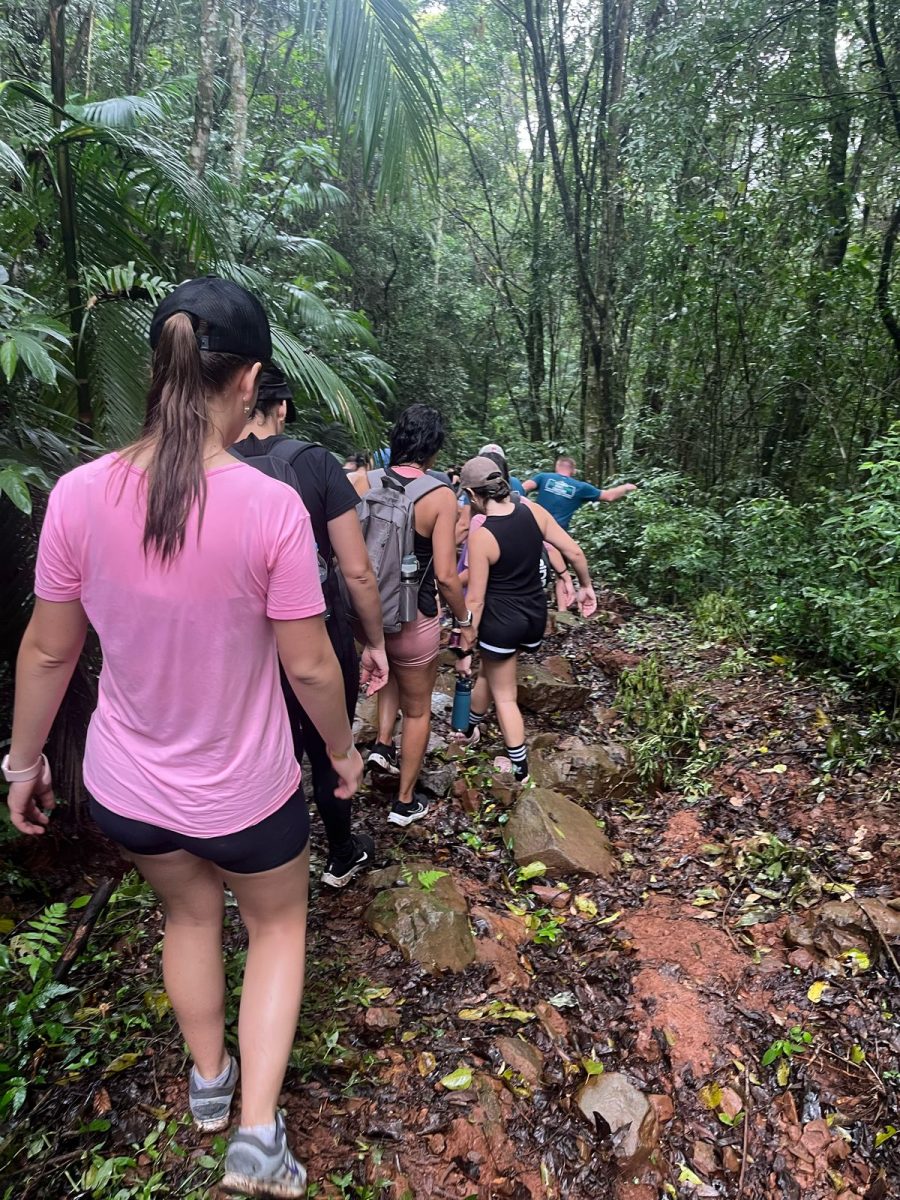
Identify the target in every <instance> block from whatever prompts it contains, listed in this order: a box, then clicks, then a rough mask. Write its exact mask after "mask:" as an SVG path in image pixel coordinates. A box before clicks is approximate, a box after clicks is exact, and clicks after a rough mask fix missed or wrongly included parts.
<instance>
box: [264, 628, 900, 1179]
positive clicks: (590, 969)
mask: <svg viewBox="0 0 900 1200" xmlns="http://www.w3.org/2000/svg"><path fill="white" fill-rule="evenodd" d="M650 653H656V654H658V655H659V656H660V659H661V661H662V662H663V663H664V665H665V669H666V672H667V675H668V677H669V678H670V680H671V681H672V683H673V684H676V685H684V686H688V687H689V688H691V689H692V691H693V693H694V695H695V696H697V697H699V699H700V702H701V703H702V705H703V708H704V714H705V715H704V724H703V742H702V749H703V751H704V752H706V758H705V760H704V762H703V763H701V766H700V769H699V770H698V771H697V772H696V774H695V775H693V776H689V779H688V786H687V787H686V788H683V789H682V790H669V791H662V792H654V791H653V790H652V789H649V790H648V789H646V788H643V787H641V786H639V785H637V784H636V783H635V782H634V780H633V779H632V778H631V777H630V776H629V774H628V770H627V767H623V766H622V763H621V762H620V761H618V760H617V762H618V765H617V766H614V769H613V770H612V772H611V774H609V775H608V776H607V778H606V780H605V784H600V785H599V786H596V787H592V793H591V794H586V793H585V792H584V791H582V792H581V794H578V795H576V796H575V799H576V800H577V802H578V803H579V804H580V805H581V806H582V807H583V808H585V809H587V810H588V811H589V812H590V813H592V814H593V815H594V816H595V817H596V818H597V819H598V820H599V822H600V823H602V825H603V827H604V828H605V831H606V833H607V834H608V836H609V837H610V839H611V842H612V847H613V850H614V854H615V857H616V860H617V864H618V869H617V871H616V874H615V876H614V877H613V878H612V879H611V880H604V879H602V878H599V877H594V878H590V877H583V876H579V875H578V874H577V873H575V874H566V873H563V872H561V871H555V870H553V869H548V870H546V871H543V872H539V873H538V874H537V875H535V876H534V877H532V878H527V876H528V874H529V872H528V871H519V869H518V868H517V866H516V864H515V863H514V861H513V859H512V856H511V854H510V851H509V849H508V848H507V846H506V845H505V844H504V843H505V840H506V839H505V834H504V829H505V820H506V818H507V817H508V814H509V808H510V804H511V803H512V804H514V803H515V801H516V798H515V797H514V796H512V795H511V794H510V792H509V791H508V789H506V788H504V787H503V786H501V784H502V778H501V779H500V780H499V781H498V778H497V776H496V775H495V774H494V773H493V772H492V770H491V767H490V758H491V752H492V751H493V750H495V749H499V748H500V747H499V743H497V744H496V745H494V746H492V745H491V744H490V743H491V741H495V742H496V730H494V731H493V738H492V737H491V736H489V737H488V739H487V746H486V747H483V748H482V749H483V751H484V752H483V753H481V754H479V755H477V756H474V759H473V757H472V756H470V757H468V758H466V759H464V760H461V761H459V762H453V760H451V767H452V768H453V770H454V771H459V770H460V769H461V773H460V774H459V775H458V778H459V779H460V782H458V783H456V785H455V788H454V792H453V793H451V794H450V795H449V796H447V797H446V798H443V799H438V800H435V802H434V803H433V804H432V809H431V812H430V814H429V816H428V818H427V820H426V821H425V822H423V823H422V825H420V826H418V827H413V828H411V829H410V830H409V831H408V832H407V833H405V834H401V836H399V837H396V836H394V835H393V834H392V833H391V832H390V831H389V830H388V827H386V826H385V825H384V824H383V812H384V800H383V799H382V798H380V797H379V796H378V794H377V793H374V794H372V795H371V796H370V797H369V798H368V800H367V801H366V802H364V803H363V804H361V805H360V813H361V818H362V824H363V825H364V826H365V827H366V828H368V829H369V831H370V832H372V833H373V835H375V836H376V838H377V841H378V845H379V850H380V851H381V854H382V858H383V860H384V861H385V862H387V863H390V862H395V863H399V864H407V865H406V866H405V867H401V871H400V872H397V871H395V872H394V873H393V877H392V876H391V875H385V873H383V872H382V873H381V874H380V875H376V876H375V878H374V881H373V880H370V881H369V882H368V883H366V884H361V885H359V886H356V887H354V888H353V889H351V890H349V891H348V892H347V893H345V894H343V895H337V896H336V895H326V894H322V893H320V894H319V895H318V896H317V898H316V900H315V902H314V903H313V906H312V914H313V915H312V938H311V956H312V967H311V989H310V997H311V1000H310V1007H309V1008H308V1009H307V1014H306V1018H305V1023H306V1025H307V1027H309V1025H310V1024H311V1023H314V1022H315V1020H316V1018H317V1016H319V1017H322V1018H323V1019H324V1020H325V1025H326V1027H327V1028H328V1030H329V1033H327V1034H326V1038H327V1037H328V1036H331V1037H332V1039H333V1042H334V1045H333V1049H332V1051H331V1053H330V1054H328V1055H326V1060H327V1061H325V1062H321V1063H319V1064H317V1065H310V1064H308V1063H306V1064H305V1063H304V1062H303V1061H301V1062H300V1063H299V1064H298V1074H297V1077H296V1078H294V1079H293V1080H292V1083H291V1086H289V1088H288V1089H287V1092H286V1095H285V1102H286V1104H287V1107H288V1110H289V1113H290V1122H291V1126H292V1128H293V1130H294V1131H295V1135H296V1138H297V1144H298V1146H299V1147H301V1148H303V1150H304V1151H305V1154H306V1157H307V1160H308V1164H309V1167H310V1177H311V1178H312V1179H318V1180H320V1181H323V1188H324V1191H323V1194H335V1195H342V1194H344V1195H351V1196H360V1197H363V1196H365V1197H368V1196H372V1197H376V1196H380V1195H385V1196H391V1197H396V1198H397V1200H401V1198H402V1197H417V1198H418V1197H426V1196H427V1197H430V1196H435V1197H451V1198H453V1200H463V1198H464V1197H472V1198H475V1197H477V1198H478V1200H490V1198H493V1197H512V1198H514V1200H526V1198H528V1197H532V1198H538V1197H548V1198H549V1197H554V1198H555V1197H569V1198H570V1200H596V1198H598V1197H607V1196H609V1197H615V1198H617V1200H651V1198H654V1197H658V1196H682V1195H684V1196H698V1197H707V1196H732V1197H739V1196H745V1197H747V1196H756V1197H772V1198H775V1197H789V1198H796V1197H803V1198H804V1200H818V1198H820V1197H821V1198H825V1197H837V1198H839V1200H850V1197H863V1196H865V1197H868V1198H869V1200H878V1198H879V1197H881V1196H887V1195H889V1194H893V1188H894V1187H895V1186H896V1181H897V1179H898V1163H900V1155H898V1153H897V1147H898V1143H900V1135H897V1136H896V1137H895V1136H894V1135H893V1134H892V1130H893V1129H894V1126H895V1125H900V1121H898V1120H897V1111H898V1106H897V1098H898V1082H900V996H898V985H900V977H898V974H897V964H896V954H894V955H893V957H892V951H891V948H890V947H891V944H892V943H893V944H894V945H896V943H897V941H898V938H897V934H898V928H897V926H898V925H900V912H897V911H896V910H892V909H885V910H884V912H882V910H881V909H879V910H878V915H879V921H880V923H881V926H882V928H883V933H882V934H878V933H877V932H875V931H873V928H872V925H871V922H870V921H869V919H868V917H867V916H866V913H865V912H863V909H862V908H861V907H860V904H859V902H858V901H859V900H860V899H862V898H864V897H879V898H880V899H881V900H887V899H891V898H893V897H896V896H897V895H898V894H900V871H898V863H900V827H898V822H897V814H898V797H900V779H898V775H897V771H896V764H894V767H893V769H892V766H891V764H890V762H888V761H883V760H882V761H876V762H874V763H868V764H863V762H862V756H861V755H860V754H857V758H858V759H859V763H858V765H856V766H855V767H854V766H853V763H852V756H847V755H845V764H844V766H843V767H842V768H841V769H837V767H835V768H834V770H833V771H832V773H831V774H829V773H828V772H827V771H826V770H825V769H824V768H823V765H822V764H823V762H826V764H827V759H828V757H829V754H831V757H832V758H834V757H835V753H836V750H835V744H836V743H835V733H836V731H837V733H840V734H841V735H842V736H843V737H844V740H845V741H848V739H850V734H851V732H852V731H853V729H854V728H855V725H854V722H855V719H856V718H855V717H854V713H853V709H852V706H850V705H849V704H845V703H842V702H840V701H838V700H836V699H835V698H834V697H833V696H829V695H828V694H827V693H826V692H823V690H822V688H821V687H820V686H817V685H814V684H812V683H810V682H808V681H804V680H803V679H802V678H796V677H792V676H791V675H790V674H789V673H788V672H787V671H786V670H785V669H784V664H779V663H777V662H771V661H757V660H754V659H753V658H752V657H751V656H749V655H748V654H746V653H745V652H744V651H739V652H737V653H735V652H734V650H733V649H731V650H730V649H729V648H728V647H724V646H710V645H705V646H704V645H698V643H697V640H696V638H695V637H693V635H692V633H691V630H690V627H689V625H687V623H685V622H682V621H680V620H675V619H660V618H658V617H657V618H651V617H640V616H637V617H631V616H628V617H623V616H622V615H621V614H615V613H614V614H612V617H611V620H610V621H609V622H607V623H593V624H591V625H590V626H588V627H584V626H582V627H577V628H573V629H571V630H569V631H567V632H565V633H564V634H561V635H560V636H558V637H557V638H555V639H554V640H553V642H552V643H550V644H548V646H547V647H546V648H545V652H544V655H543V656H542V657H543V658H544V659H545V660H546V659H547V657H548V655H549V656H552V657H550V661H549V662H548V664H547V665H548V667H549V668H550V671H551V672H552V673H553V674H555V675H556V676H557V677H559V678H560V680H561V682H566V681H569V680H574V681H575V682H576V683H578V684H582V685H584V686H585V689H586V694H585V695H584V702H583V703H581V704H579V705H578V707H577V708H576V709H574V710H573V711H568V712H553V711H551V712H543V713H533V714H531V716H530V718H529V722H528V724H529V734H530V735H531V736H532V737H534V736H535V735H542V736H540V737H539V738H538V741H539V743H540V744H542V746H543V750H542V751H541V756H542V758H543V759H544V760H545V761H544V765H543V766H541V765H539V770H538V776H539V778H538V782H541V781H542V780H541V775H542V774H543V776H546V775H547V773H548V772H549V773H550V774H551V775H552V776H553V779H555V780H557V781H558V779H559V777H560V763H561V762H562V763H563V764H565V761H566V756H567V753H568V754H569V756H570V757H571V741H569V742H567V741H566V738H569V739H571V735H573V734H574V735H577V737H578V738H579V739H581V741H582V742H583V743H586V744H588V745H595V744H597V743H598V742H599V743H602V744H604V745H609V743H613V744H614V746H613V756H614V757H615V753H616V752H615V745H618V746H623V745H624V746H625V747H626V748H627V746H628V741H629V735H628V731H627V730H625V729H624V728H623V726H622V723H621V721H620V720H619V718H618V717H617V714H616V712H615V710H614V709H613V708H612V704H613V701H614V698H615V693H616V680H617V677H618V675H619V673H620V671H621V670H622V669H623V668H627V667H633V666H634V665H636V664H637V663H638V662H639V661H640V660H641V659H642V658H643V657H644V656H646V655H647V654H650ZM450 686H451V682H450V679H449V675H448V676H447V679H446V680H445V683H444V685H443V691H444V692H446V691H448V690H449V687H450ZM559 699H560V698H559V697H554V700H555V701H559ZM538 703H540V702H538ZM444 716H445V708H444V702H443V700H442V699H441V697H440V694H438V695H437V697H436V716H435V734H436V738H435V741H436V743H437V752H436V753H435V754H433V755H432V757H431V759H430V766H431V768H432V770H433V771H434V772H435V773H436V774H435V776H433V777H432V781H433V782H434V784H435V787H436V789H437V790H439V791H440V790H441V788H442V787H445V786H447V784H448V782H449V780H450V775H451V774H452V772H451V771H445V773H444V775H443V776H442V775H441V771H442V770H444V753H443V748H442V745H441V741H442V739H443V737H444V736H446V726H445V723H444ZM365 732H366V731H365V730H363V734H364V735H365ZM567 746H568V747H569V749H568V751H567V749H566V747H567ZM829 746H830V747H831V750H829ZM848 757H851V761H850V765H849V766H848V765H846V764H847V758H848ZM554 772H556V774H554ZM562 774H565V771H564V770H563V771H562ZM582 778H583V777H582ZM569 792H570V795H571V792H572V789H569ZM410 864H411V865H410ZM429 870H432V871H433V872H435V873H436V872H446V875H445V876H442V877H441V878H440V880H439V881H436V882H435V881H432V880H431V877H430V876H429V875H428V874H427V872H428V871H429ZM423 875H424V886H423ZM523 876H525V877H526V878H523ZM454 884H455V889H453V890H454V892H455V894H456V896H457V897H461V899H462V901H463V911H464V912H465V911H466V910H467V916H468V921H469V923H470V928H471V929H472V931H473V932H474V946H473V947H472V948H471V952H470V953H469V952H467V951H466V950H465V948H464V949H463V951H462V954H463V961H464V962H468V958H471V962H469V965H465V966H464V967H463V969H461V970H459V971H456V972H451V971H443V972H440V973H431V972H429V971H426V970H424V969H423V968H422V966H420V965H418V964H417V963H416V962H415V961H407V959H406V955H408V954H409V952H410V945H412V953H413V955H415V954H417V953H420V951H421V935H422V930H421V929H420V928H419V929H417V928H415V922H416V921H417V920H418V921H419V922H420V923H424V924H425V925H426V926H427V925H429V923H431V924H433V925H434V926H435V927H436V928H437V927H438V926H440V930H439V932H438V935H437V936H438V942H439V943H440V942H441V939H442V938H446V939H449V943H450V949H449V950H447V953H448V954H449V956H450V959H453V956H454V954H455V953H456V952H457V951H458V950H459V947H458V946H455V943H453V938H454V937H455V933H453V932H452V931H448V929H445V928H444V927H443V926H442V925H441V922H442V921H443V920H444V917H445V916H446V913H445V909H446V907H447V904H446V903H445V901H448V897H449V890H450V889H451V887H452V885H454ZM391 885H393V887H391ZM429 885H430V890H429ZM398 886H399V888H404V887H406V888H407V889H409V890H411V891H418V893H419V900H420V901H421V906H420V908H419V909H417V910H416V911H415V913H414V914H413V919H412V922H411V923H410V921H407V922H406V923H405V924H404V923H402V922H401V923H400V925H399V926H397V925H395V926H393V927H391V928H389V929H388V931H387V932H388V934H389V935H390V936H393V937H394V939H395V942H396V943H397V944H395V945H392V944H391V943H390V942H389V941H388V940H386V939H385V937H383V936H378V935H377V934H376V933H374V932H373V931H372V929H371V928H369V925H367V922H366V914H367V911H368V915H369V918H370V922H371V921H372V918H373V914H372V910H371V909H370V905H372V903H373V896H375V895H380V896H381V897H384V896H385V895H388V896H390V895H391V892H392V891H393V892H395V891H396V889H397V888H398ZM441 889H443V890H444V892H445V893H446V894H445V895H444V896H443V898H442V897H441V896H440V895H439V892H440V890H441ZM450 901H451V902H450V905H449V906H450V907H451V908H452V907H453V904H454V903H458V901H454V900H452V898H450ZM823 904H824V905H829V904H830V905H831V907H832V908H835V907H836V908H837V909H838V910H839V911H838V912H837V913H836V914H835V924H829V922H828V921H827V920H825V919H824V918H822V919H819V918H818V915H817V914H819V913H820V912H823V911H824V910H823V909H822V908H821V906H822V905H823ZM429 906H430V907H429ZM395 908H396V905H395V906H394V909H392V910H391V912H392V914H393V915H396V912H395ZM885 913H886V914H887V916H885ZM380 915H381V916H382V917H383V915H384V914H383V913H381V914H380ZM408 915H409V914H407V916H408ZM892 918H893V924H892V923H891V919H892ZM804 922H806V923H807V926H806V932H804ZM375 924H376V926H377V927H378V928H379V929H382V930H384V929H385V925H384V923H383V922H382V924H381V925H379V924H378V921H377V920H376V921H375ZM847 926H849V927H850V928H849V931H848V929H847V928H846V927H847ZM790 927H794V928H795V930H797V931H799V932H796V935H795V936H794V938H793V944H789V943H788V942H786V941H785V934H786V932H788V930H789V928H790ZM398 930H399V932H398ZM426 933H427V930H426ZM404 939H406V941H404ZM829 939H831V940H829ZM798 941H800V942H805V943H807V944H806V945H805V946H804V945H797V944H796V943H797V942H798ZM444 948H445V949H446V947H444ZM467 953H468V957H467ZM456 965H460V964H456ZM360 980H364V981H365V983H364V984H360V982H359V981H360ZM335 992H337V994H338V995H339V996H340V995H344V996H345V1000H343V1001H341V1000H338V1001H337V1002H336V1003H335V1002H334V1001H329V999H328V997H329V996H332V997H333V996H334V994H335ZM895 1010H898V1011H897V1015H895ZM301 1059H302V1056H301ZM300 1077H303V1079H304V1082H301V1081H300ZM442 1080H443V1082H441V1081H442ZM579 1099H580V1100H581V1103H579ZM595 1114H596V1115H595ZM892 1122H893V1123H892ZM329 1180H331V1181H332V1182H327V1181H329ZM335 1181H336V1182H335ZM890 1181H893V1182H892V1183H891V1182H890ZM342 1189H343V1191H342ZM354 1189H355V1190H354Z"/></svg>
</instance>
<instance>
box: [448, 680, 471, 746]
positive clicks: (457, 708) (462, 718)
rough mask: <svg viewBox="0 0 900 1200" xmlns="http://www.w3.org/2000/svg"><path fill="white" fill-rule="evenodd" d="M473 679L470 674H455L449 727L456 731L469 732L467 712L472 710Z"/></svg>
mask: <svg viewBox="0 0 900 1200" xmlns="http://www.w3.org/2000/svg"><path fill="white" fill-rule="evenodd" d="M474 684H475V681H474V679H473V678H472V676H471V675H457V677H456V690H455V691H454V693H453V712H452V713H451V714H450V728H451V729H454V730H455V731H456V732H457V733H468V732H469V713H470V712H471V710H472V688H473V687H474Z"/></svg>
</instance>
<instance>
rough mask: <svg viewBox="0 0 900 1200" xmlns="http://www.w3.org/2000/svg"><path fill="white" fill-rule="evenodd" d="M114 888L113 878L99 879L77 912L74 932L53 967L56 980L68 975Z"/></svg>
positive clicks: (59, 980) (58, 980) (60, 980)
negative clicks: (88, 897)
mask: <svg viewBox="0 0 900 1200" xmlns="http://www.w3.org/2000/svg"><path fill="white" fill-rule="evenodd" d="M115 890H116V881H115V880H114V879H101V880H100V882H99V884H98V885H97V887H96V888H95V889H94V894H93V896H91V898H90V900H89V901H88V903H87V904H86V905H85V906H84V908H83V909H82V910H81V912H80V913H79V914H78V924H77V925H76V926H75V932H74V933H73V934H72V936H71V938H70V939H69V944H68V946H66V948H65V950H63V952H62V955H61V956H60V958H59V961H58V962H57V964H56V966H55V967H54V968H53V978H54V979H55V980H57V982H62V981H63V980H64V979H66V978H67V977H68V974H69V972H70V971H71V970H72V967H73V966H74V965H75V959H76V958H77V957H78V955H79V954H80V953H81V951H82V950H83V949H84V947H85V946H86V945H87V940H88V938H89V937H90V936H91V930H92V929H93V928H94V925H95V924H96V923H97V918H98V917H99V916H100V914H101V913H102V912H103V910H104V908H105V907H106V904H107V901H108V900H109V898H110V896H111V895H112V894H113V892H114V891H115Z"/></svg>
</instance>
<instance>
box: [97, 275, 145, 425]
mask: <svg viewBox="0 0 900 1200" xmlns="http://www.w3.org/2000/svg"><path fill="white" fill-rule="evenodd" d="M154 308H155V304H154V303H153V302H152V301H151V300H149V299H147V300H144V299H141V300H132V299H127V298H119V299H108V300H105V301H102V302H100V303H97V304H94V305H92V306H91V308H89V309H88V311H87V313H86V318H85V326H86V327H85V334H84V340H83V344H84V354H85V359H86V361H87V366H88V375H89V378H90V380H91V384H92V393H93V394H92V402H93V410H94V432H95V433H96V435H97V437H98V439H99V440H100V441H101V442H102V443H103V444H104V445H107V446H122V445H125V444H127V443H128V442H131V441H134V439H135V438H136V437H137V435H138V433H139V432H140V429H141V426H142V425H143V422H144V410H145V407H146V399H147V384H148V382H149V377H150V369H149V368H150V350H149V344H148V339H147V334H148V331H149V328H150V319H151V317H152V316H153V310H154Z"/></svg>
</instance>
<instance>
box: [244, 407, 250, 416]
mask: <svg viewBox="0 0 900 1200" xmlns="http://www.w3.org/2000/svg"><path fill="white" fill-rule="evenodd" d="M244 416H245V417H249V416H250V405H249V404H248V405H246V406H245V408H244Z"/></svg>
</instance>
